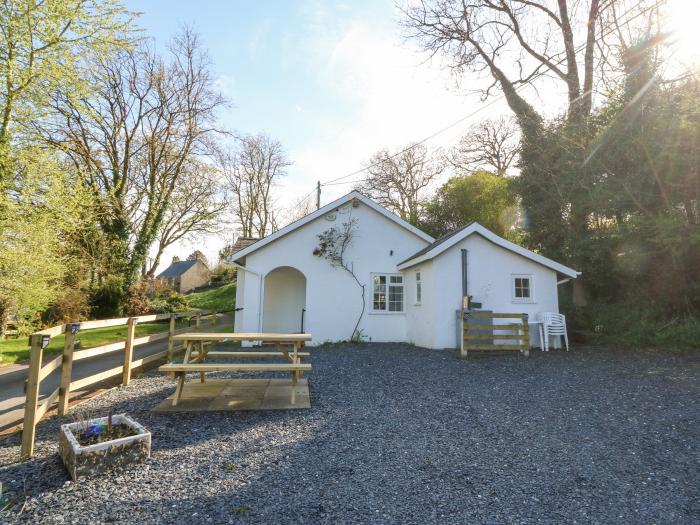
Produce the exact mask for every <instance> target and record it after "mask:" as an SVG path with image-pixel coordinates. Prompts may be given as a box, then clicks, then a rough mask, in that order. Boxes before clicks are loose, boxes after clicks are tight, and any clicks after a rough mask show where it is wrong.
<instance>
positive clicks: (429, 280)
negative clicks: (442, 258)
mask: <svg viewBox="0 0 700 525" xmlns="http://www.w3.org/2000/svg"><path fill="white" fill-rule="evenodd" d="M432 266H433V263H432V261H426V262H424V263H421V264H419V265H416V266H414V267H413V268H410V269H408V270H404V272H403V274H404V280H405V281H406V283H407V288H406V292H407V293H406V341H407V342H409V343H412V344H415V345H417V346H422V347H427V348H430V347H432V346H433V332H434V328H433V327H434V314H435V312H434V310H433V308H434V306H433V305H434V299H435V293H434V292H433V286H434V285H433V275H432ZM416 272H420V278H421V288H422V293H421V302H420V304H419V303H418V302H417V298H416Z"/></svg>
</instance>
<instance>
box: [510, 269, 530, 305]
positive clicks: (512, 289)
mask: <svg viewBox="0 0 700 525" xmlns="http://www.w3.org/2000/svg"><path fill="white" fill-rule="evenodd" d="M516 279H528V280H529V281H530V286H529V288H530V297H516V296H515V280H516ZM510 295H511V300H512V302H514V303H534V302H535V278H534V277H533V276H532V274H530V273H514V274H511V276H510Z"/></svg>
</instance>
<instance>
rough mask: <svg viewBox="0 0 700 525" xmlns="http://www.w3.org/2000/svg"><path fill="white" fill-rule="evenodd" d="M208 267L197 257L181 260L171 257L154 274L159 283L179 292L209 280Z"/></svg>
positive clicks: (202, 284) (186, 290)
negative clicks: (171, 260)
mask: <svg viewBox="0 0 700 525" xmlns="http://www.w3.org/2000/svg"><path fill="white" fill-rule="evenodd" d="M209 274H210V272H209V268H208V267H207V265H206V264H205V263H204V261H202V260H201V259H200V258H199V257H197V258H196V259H188V260H186V261H181V260H180V258H179V257H173V262H172V263H171V264H170V266H168V267H167V268H166V269H165V270H164V271H163V272H161V273H160V274H158V275H157V276H156V279H157V280H158V282H159V283H160V284H161V285H165V286H168V287H170V288H172V289H173V290H175V291H176V292H179V293H186V292H189V291H191V290H193V289H194V288H197V287H199V286H204V285H205V284H207V283H208V282H209Z"/></svg>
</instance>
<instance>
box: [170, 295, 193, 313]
mask: <svg viewBox="0 0 700 525" xmlns="http://www.w3.org/2000/svg"><path fill="white" fill-rule="evenodd" d="M166 302H167V304H168V307H169V308H170V310H169V311H170V312H183V311H185V310H188V309H189V307H190V301H189V298H188V297H187V296H185V295H183V294H181V293H177V292H173V293H171V294H170V296H169V297H168V298H167V299H166Z"/></svg>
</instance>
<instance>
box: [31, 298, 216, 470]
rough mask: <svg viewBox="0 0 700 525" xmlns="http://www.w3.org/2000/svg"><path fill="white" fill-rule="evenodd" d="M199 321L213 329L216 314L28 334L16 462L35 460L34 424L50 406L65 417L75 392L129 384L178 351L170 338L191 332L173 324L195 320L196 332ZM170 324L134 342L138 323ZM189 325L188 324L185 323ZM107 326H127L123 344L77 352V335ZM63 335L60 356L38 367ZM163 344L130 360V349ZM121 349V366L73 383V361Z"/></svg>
mask: <svg viewBox="0 0 700 525" xmlns="http://www.w3.org/2000/svg"><path fill="white" fill-rule="evenodd" d="M203 317H209V318H210V319H211V322H210V326H214V325H215V324H216V313H214V314H208V315H206V316H205V315H203V313H202V311H200V310H198V311H188V312H179V313H173V314H155V315H142V316H139V317H123V318H120V319H102V320H98V321H83V322H80V323H68V324H65V325H59V326H54V327H52V328H47V329H45V330H41V331H40V332H36V333H33V334H31V335H30V336H29V345H30V353H29V370H28V374H27V376H28V377H27V383H26V387H25V388H26V394H27V397H26V401H25V406H24V423H23V426H22V447H21V451H20V455H21V459H27V458H29V457H31V456H33V455H34V440H35V437H36V425H37V423H39V421H41V418H42V417H44V415H45V414H46V412H47V411H48V410H49V409H50V408H51V406H52V405H53V404H54V403H57V404H58V414H59V415H64V414H66V413H67V412H68V401H69V399H70V393H71V392H74V391H76V390H78V389H80V388H84V387H86V386H89V385H93V384H95V383H99V382H100V381H104V380H106V379H109V378H111V377H114V376H118V375H120V374H121V376H122V384H124V385H128V384H129V382H130V381H131V372H132V370H134V369H136V368H139V367H143V366H146V365H148V364H150V363H153V362H155V361H159V360H161V359H166V358H168V357H172V355H173V354H174V353H175V352H176V351H177V350H180V349H174V348H173V341H172V336H173V335H175V334H178V333H183V332H186V331H187V330H191V328H190V327H185V328H181V329H179V330H176V329H175V327H176V322H177V320H178V319H180V318H190V320H192V319H194V323H195V327H200V324H201V322H202V318H203ZM166 319H168V320H169V321H170V323H169V326H168V331H167V332H160V333H156V334H151V335H146V336H143V337H136V326H137V325H138V324H139V323H147V322H153V321H163V320H166ZM190 322H191V321H190ZM110 326H127V334H126V339H124V340H123V341H117V342H113V343H108V344H106V345H101V346H96V347H92V348H85V349H80V350H76V349H75V343H76V336H77V334H78V333H79V332H80V331H81V330H91V329H94V328H107V327H110ZM61 334H65V341H64V344H63V354H62V355H59V356H58V357H56V358H54V359H52V360H51V361H49V362H48V363H43V362H42V357H43V352H44V348H46V347H47V346H48V344H49V342H50V341H51V338H52V337H56V336H58V335H61ZM163 339H168V340H169V342H168V348H167V350H164V351H162V352H158V353H156V354H152V355H149V356H148V357H144V358H141V359H133V356H134V348H135V347H137V346H139V345H143V344H146V343H152V342H154V341H160V340H163ZM119 350H124V363H123V364H122V365H119V366H117V367H114V368H110V369H109V370H105V371H103V372H99V373H97V374H94V375H91V376H88V377H84V378H82V379H78V380H76V381H72V369H73V362H74V361H79V360H81V359H87V358H89V357H95V356H98V355H103V354H108V353H111V352H117V351H119ZM58 369H61V381H60V385H59V386H58V388H56V390H54V391H53V392H51V393H50V394H49V395H48V396H47V397H46V398H44V399H42V400H41V401H40V400H39V397H40V396H39V394H40V391H41V382H42V380H44V379H46V377H48V376H49V374H51V373H52V372H54V371H56V370H58Z"/></svg>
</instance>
